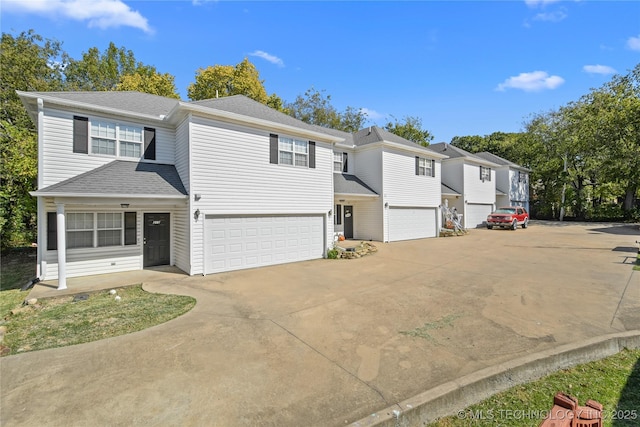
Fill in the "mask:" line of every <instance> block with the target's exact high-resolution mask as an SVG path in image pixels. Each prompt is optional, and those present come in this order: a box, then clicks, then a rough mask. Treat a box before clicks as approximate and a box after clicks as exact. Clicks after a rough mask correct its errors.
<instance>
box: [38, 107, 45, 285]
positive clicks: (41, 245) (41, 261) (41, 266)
mask: <svg viewBox="0 0 640 427" xmlns="http://www.w3.org/2000/svg"><path fill="white" fill-rule="evenodd" d="M36 126H37V130H38V140H37V144H38V178H37V179H38V182H37V189H38V190H39V189H41V188H42V182H43V179H42V169H43V166H42V153H43V151H44V150H43V148H42V147H43V140H44V136H43V131H42V130H43V126H44V101H43V100H42V98H38V123H37V124H36ZM37 203H38V205H37V206H38V207H37V209H38V210H37V221H38V222H37V225H36V227H37V230H38V232H37V245H38V247H37V249H36V277H37V278H38V279H40V280H44V277H45V275H46V274H47V264H46V260H45V251H46V250H47V233H46V230H45V224H46V217H47V213H46V212H45V206H44V199H43V198H42V197H40V196H38V199H37Z"/></svg>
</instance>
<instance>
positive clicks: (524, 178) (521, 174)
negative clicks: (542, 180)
mask: <svg viewBox="0 0 640 427" xmlns="http://www.w3.org/2000/svg"><path fill="white" fill-rule="evenodd" d="M518 182H524V183H526V182H527V174H526V173H525V172H522V171H518Z"/></svg>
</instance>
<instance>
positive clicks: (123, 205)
mask: <svg viewBox="0 0 640 427" xmlns="http://www.w3.org/2000/svg"><path fill="white" fill-rule="evenodd" d="M120 207H121V208H122V209H127V208H128V207H129V203H120Z"/></svg>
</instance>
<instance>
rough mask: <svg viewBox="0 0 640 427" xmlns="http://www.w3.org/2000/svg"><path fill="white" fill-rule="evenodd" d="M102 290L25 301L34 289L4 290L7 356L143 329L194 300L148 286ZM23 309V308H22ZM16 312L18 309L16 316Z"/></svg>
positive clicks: (0, 307) (0, 304)
mask: <svg viewBox="0 0 640 427" xmlns="http://www.w3.org/2000/svg"><path fill="white" fill-rule="evenodd" d="M116 291H117V294H116V295H117V296H119V297H120V299H119V300H116V298H115V297H116V295H111V294H109V292H108V291H101V292H97V293H92V294H90V295H87V299H86V300H75V299H74V297H73V296H66V297H55V298H46V299H42V300H40V301H38V302H37V303H36V304H35V305H23V304H22V302H23V301H24V299H25V298H26V297H27V295H28V292H26V291H25V292H21V291H19V290H9V291H3V292H0V310H1V311H0V314H1V315H2V318H3V319H4V320H2V321H1V322H2V323H3V324H4V326H5V327H6V328H7V330H6V333H5V336H4V342H3V346H4V348H3V355H8V354H17V353H23V352H27V351H34V350H43V349H46V348H53V347H63V346H67V345H73V344H80V343H85V342H90V341H96V340H100V339H104V338H109V337H114V336H118V335H123V334H128V333H131V332H135V331H140V330H142V329H145V328H149V327H151V326H155V325H158V324H160V323H164V322H166V321H168V320H171V319H173V318H175V317H177V316H180V315H181V314H184V313H186V312H187V311H189V310H191V308H193V306H194V305H195V303H196V301H195V299H194V298H191V297H187V296H179V295H163V294H152V293H148V292H145V291H144V290H142V285H135V286H128V287H123V288H117V289H116ZM16 309H17V311H16ZM12 310H13V311H14V312H13V314H12Z"/></svg>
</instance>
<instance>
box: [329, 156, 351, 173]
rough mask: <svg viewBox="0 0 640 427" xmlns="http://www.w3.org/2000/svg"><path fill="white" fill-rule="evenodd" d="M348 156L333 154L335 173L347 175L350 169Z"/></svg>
mask: <svg viewBox="0 0 640 427" xmlns="http://www.w3.org/2000/svg"><path fill="white" fill-rule="evenodd" d="M347 160H348V155H347V153H339V152H335V151H334V152H333V171H334V172H341V173H347V172H348V171H349V167H348V165H347Z"/></svg>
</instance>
